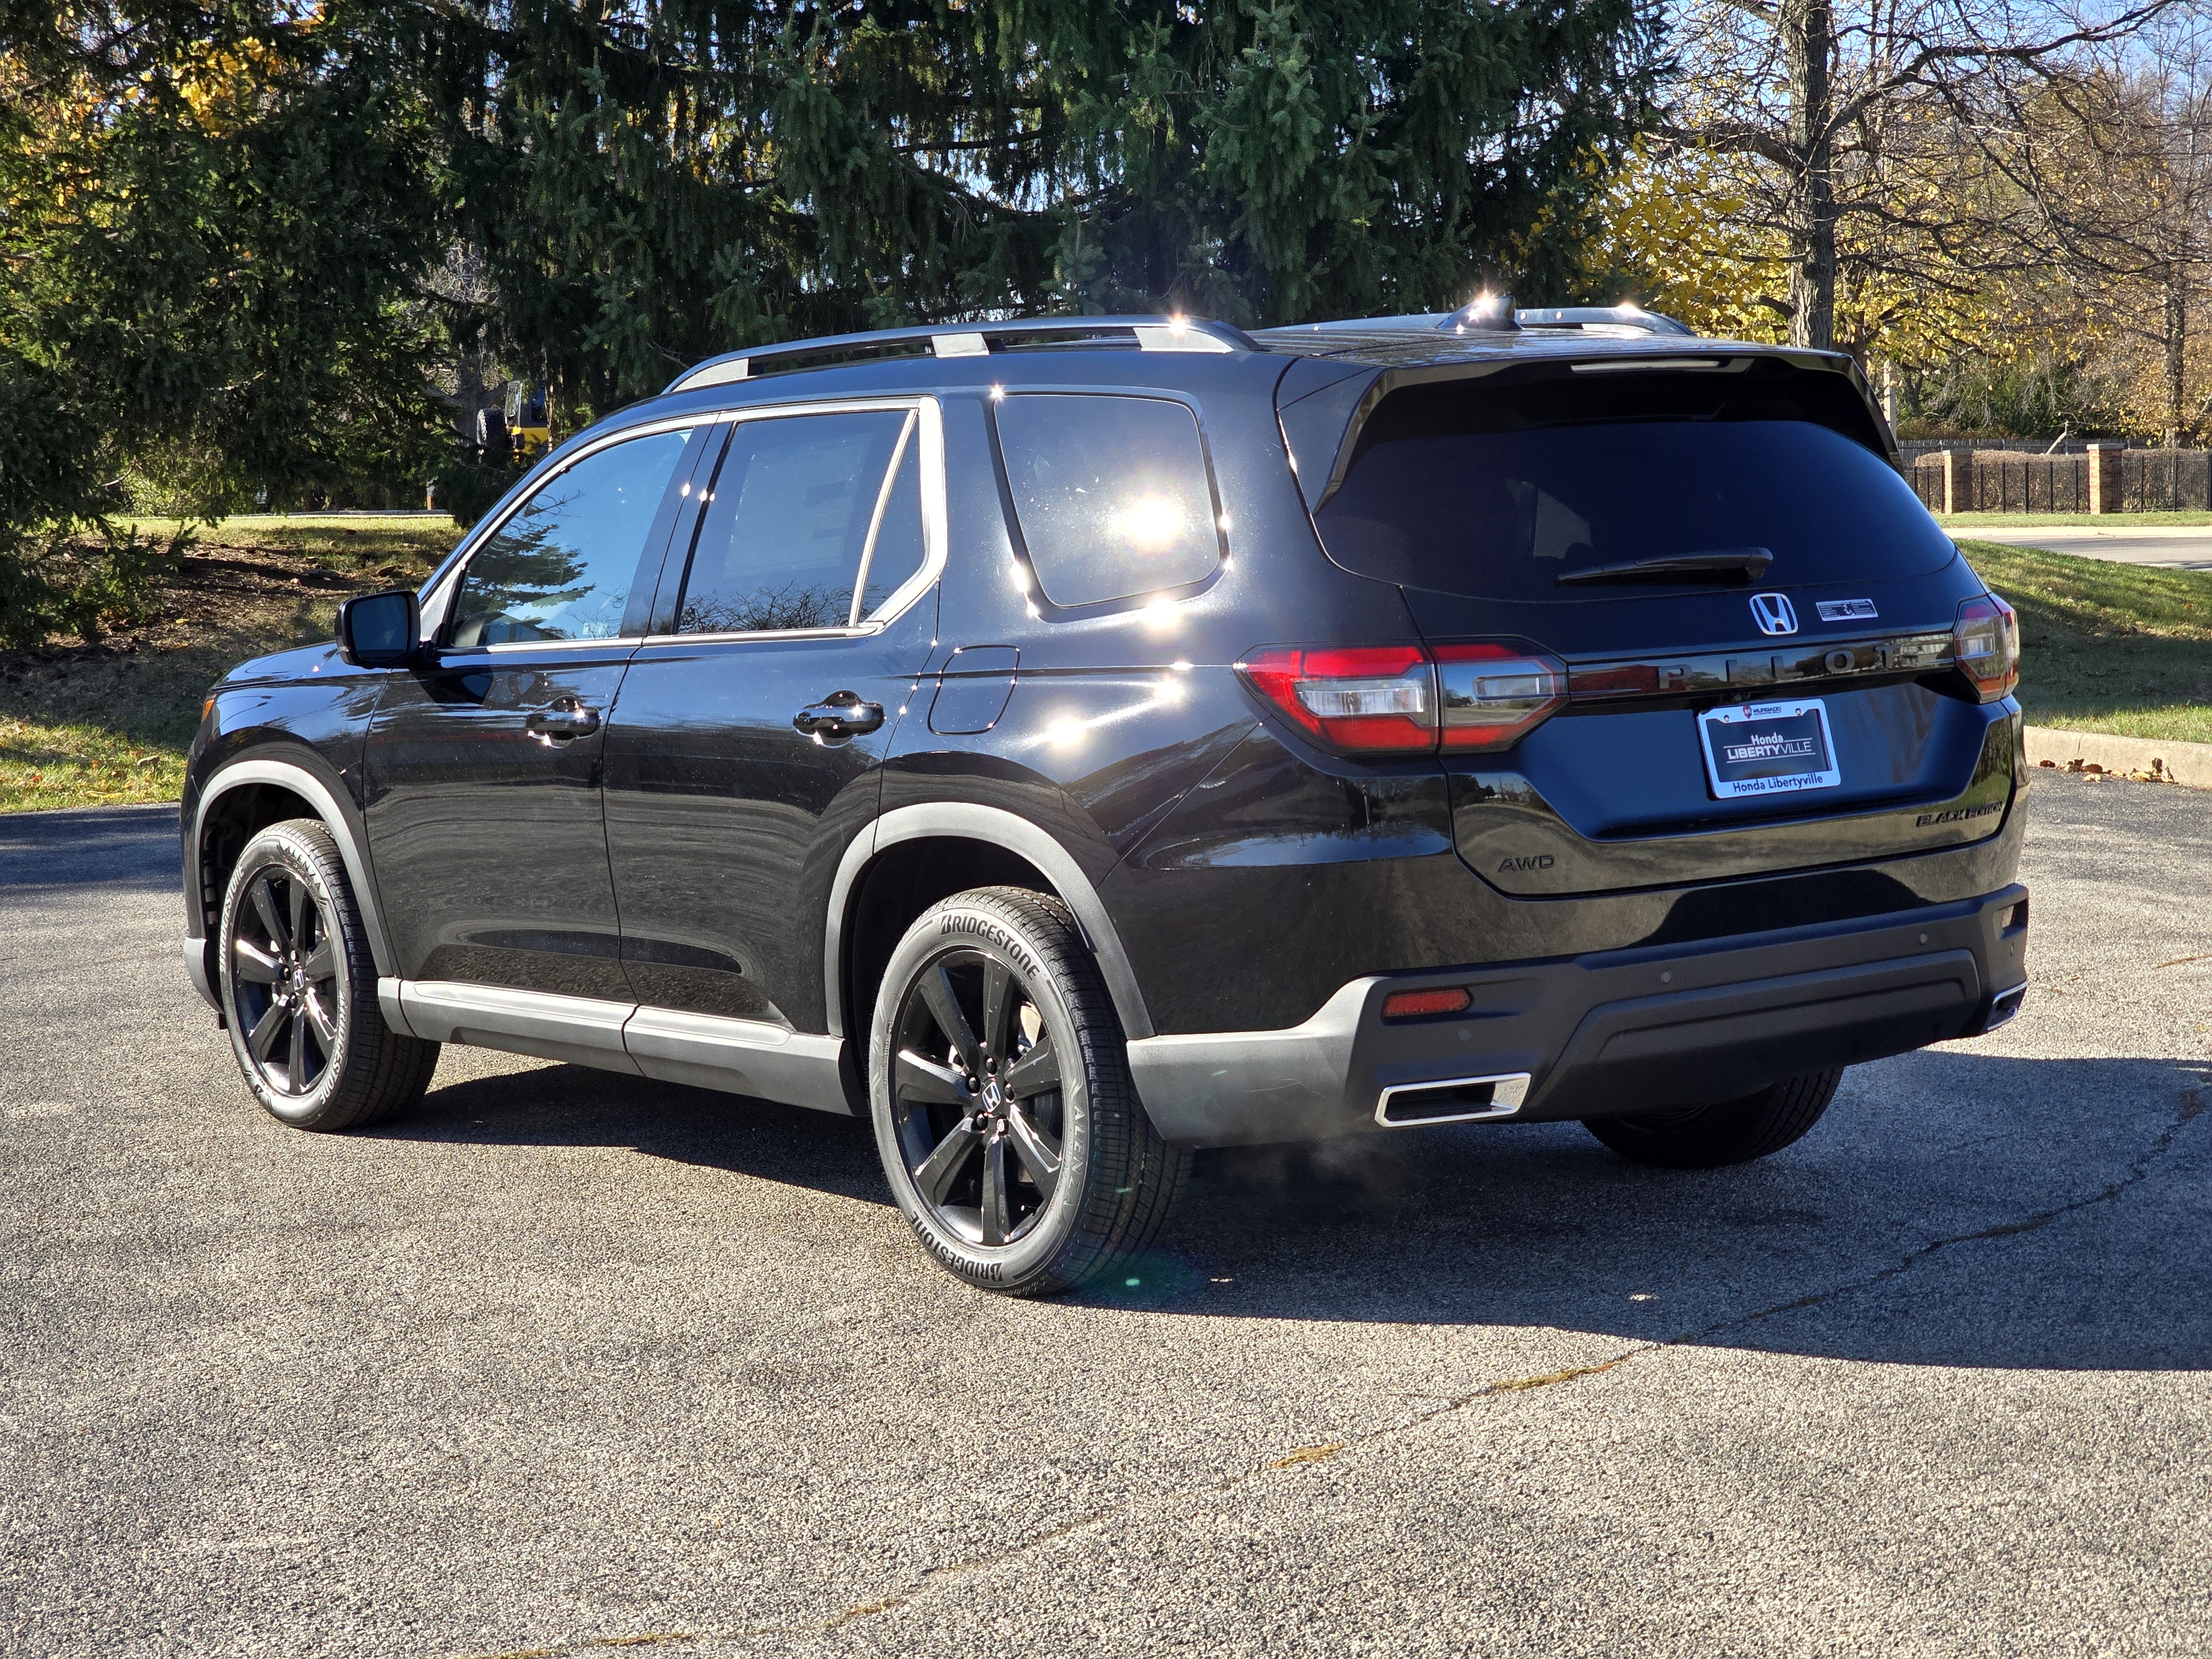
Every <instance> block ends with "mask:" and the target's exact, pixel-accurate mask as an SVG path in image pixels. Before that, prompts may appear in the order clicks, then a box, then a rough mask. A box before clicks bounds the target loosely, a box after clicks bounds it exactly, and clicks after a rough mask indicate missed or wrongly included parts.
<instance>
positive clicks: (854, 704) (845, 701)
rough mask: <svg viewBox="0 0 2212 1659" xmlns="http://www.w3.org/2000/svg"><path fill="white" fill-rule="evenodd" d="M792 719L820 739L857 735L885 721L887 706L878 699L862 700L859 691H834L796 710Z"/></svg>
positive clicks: (800, 727)
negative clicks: (872, 700) (874, 700)
mask: <svg viewBox="0 0 2212 1659" xmlns="http://www.w3.org/2000/svg"><path fill="white" fill-rule="evenodd" d="M791 723H792V725H793V727H795V728H796V729H797V730H799V731H801V732H805V733H806V734H807V736H809V737H811V738H815V739H816V740H817V742H823V741H828V740H829V739H832V738H851V737H857V736H859V735H860V733H861V732H872V731H874V730H875V729H876V728H877V727H878V726H881V725H882V724H883V723H884V706H883V704H881V703H879V702H861V701H860V693H859V692H857V691H833V692H831V693H830V694H829V696H827V697H824V698H823V700H822V701H821V702H817V703H814V704H812V705H811V706H810V707H808V708H802V709H800V710H799V712H798V713H797V714H793V716H792V717H791Z"/></svg>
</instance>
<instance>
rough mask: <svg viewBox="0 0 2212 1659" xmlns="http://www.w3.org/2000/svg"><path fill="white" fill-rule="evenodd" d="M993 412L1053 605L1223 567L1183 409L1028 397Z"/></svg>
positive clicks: (1202, 455)
mask: <svg viewBox="0 0 2212 1659" xmlns="http://www.w3.org/2000/svg"><path fill="white" fill-rule="evenodd" d="M997 410H998V425H999V449H1000V453H1001V454H1002V455H1004V456H1005V457H1006V483H1007V485H1008V486H1009V488H1010V489H1012V494H1013V498H1014V516H1015V517H1016V518H1017V519H1018V520H1020V521H1021V527H1022V540H1023V541H1024V543H1025V544H1027V545H1028V548H1029V555H1030V563H1031V564H1032V565H1034V566H1035V567H1036V576H1037V581H1038V583H1039V585H1040V586H1042V587H1043V589H1044V594H1045V597H1046V598H1047V599H1050V600H1051V601H1052V602H1053V603H1054V605H1097V604H1099V603H1101V602H1103V601H1104V600H1107V599H1133V598H1135V597H1136V596H1137V595H1139V594H1141V593H1151V592H1158V590H1160V589H1161V588H1166V587H1180V586H1182V585H1183V584H1184V583H1186V582H1194V581H1197V580H1200V579H1201V578H1203V577H1205V576H1207V575H1210V574H1212V572H1213V570H1214V568H1215V567H1217V566H1218V564H1219V563H1220V562H1221V533H1220V530H1219V527H1218V526H1217V524H1216V523H1215V520H1214V513H1213V491H1212V488H1211V487H1210V486H1209V484H1208V483H1207V481H1206V448H1205V445H1204V443H1203V442H1202V441H1201V440H1200V437H1199V431H1198V419H1197V417H1196V416H1194V415H1193V414H1192V413H1191V412H1190V410H1188V409H1186V408H1184V407H1183V405H1182V404H1177V403H1170V402H1169V401H1168V400H1167V399H1166V398H1120V397H1109V396H1104V395H1099V394H1084V393H1078V394H1074V395H1066V394H1062V393H1057V392H1024V393H1016V394H1015V395H1013V396H1012V397H1009V398H1006V399H1004V400H1003V401H1001V402H1000V404H998V406H997Z"/></svg>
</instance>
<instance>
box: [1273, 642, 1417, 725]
mask: <svg viewBox="0 0 2212 1659" xmlns="http://www.w3.org/2000/svg"><path fill="white" fill-rule="evenodd" d="M1237 672H1238V673H1240V674H1242V675H1243V677H1244V678H1245V680H1246V681H1247V682H1248V683H1249V684H1250V685H1251V687H1252V689H1253V690H1255V691H1257V692H1258V693H1259V694H1260V695H1261V696H1263V697H1265V698H1267V701H1268V702H1272V703H1273V704H1274V705H1275V707H1276V708H1279V709H1281V710H1282V711H1283V713H1285V714H1287V715H1289V716H1290V717H1291V720H1295V721H1297V724H1298V726H1300V727H1301V728H1302V729H1303V730H1304V732H1306V733H1307V735H1308V736H1310V737H1312V738H1316V739H1317V740H1318V741H1319V742H1320V743H1321V744H1322V745H1323V746H1324V747H1326V748H1329V749H1341V750H1408V749H1413V750H1421V749H1433V748H1435V747H1436V744H1437V733H1436V714H1435V708H1436V687H1435V685H1434V684H1433V678H1434V677H1433V675H1432V674H1431V671H1430V668H1429V659H1428V655H1427V653H1425V652H1424V651H1422V649H1421V648H1420V647H1419V646H1414V645H1383V646H1355V647H1333V648H1330V649H1328V650H1322V651H1305V650H1301V649H1299V648H1297V647H1294V646H1270V647H1267V649H1266V650H1264V651H1255V652H1253V653H1251V655H1249V657H1247V658H1246V659H1244V660H1243V662H1240V663H1238V664H1237Z"/></svg>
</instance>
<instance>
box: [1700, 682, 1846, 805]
mask: <svg viewBox="0 0 2212 1659" xmlns="http://www.w3.org/2000/svg"><path fill="white" fill-rule="evenodd" d="M1754 726H1765V727H1768V728H1770V729H1769V730H1766V731H1753V730H1752V728H1753V727H1754ZM1730 728H1734V729H1735V733H1734V734H1735V738H1736V740H1735V742H1730V741H1729V738H1730V735H1731V731H1730ZM1753 739H1757V740H1758V741H1753ZM1698 742H1699V746H1700V747H1701V748H1702V749H1703V750H1705V782H1706V784H1707V786H1708V787H1711V790H1712V792H1713V799H1716V800H1743V799H1755V798H1763V797H1768V796H1774V795H1796V794H1803V793H1807V792H1808V791H1810V790H1814V789H1835V788H1839V787H1842V785H1843V781H1844V774H1843V768H1842V766H1841V764H1840V763H1838V760H1837V758H1836V738H1835V733H1834V732H1833V730H1832V728H1831V727H1830V726H1829V724H1828V708H1827V704H1826V702H1823V701H1822V700H1821V699H1820V698H1819V697H1789V698H1778V699H1773V700H1770V701H1768V702H1741V703H1730V704H1728V705H1726V706H1725V707H1723V708H1708V709H1705V711H1703V712H1702V713H1701V714H1699V716H1698Z"/></svg>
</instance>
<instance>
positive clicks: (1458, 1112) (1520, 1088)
mask: <svg viewBox="0 0 2212 1659" xmlns="http://www.w3.org/2000/svg"><path fill="white" fill-rule="evenodd" d="M1526 1099H1528V1073H1526V1072H1507V1073H1502V1074H1500V1075H1498V1076H1496V1077H1455V1078H1446V1079H1441V1080H1440V1081H1437V1082H1435V1083H1401V1084H1397V1085H1394V1086H1392V1087H1390V1088H1388V1089H1385V1090H1384V1091H1383V1097H1382V1098H1381V1099H1380V1100H1378V1101H1376V1103H1375V1121H1376V1122H1377V1123H1379V1124H1381V1125H1382V1126H1383V1127H1384V1128H1386V1129H1423V1128H1426V1127H1428V1126H1429V1125H1430V1124H1431V1123H1480V1122H1483V1121H1486V1120H1488V1119H1491V1118H1498V1117H1511V1116H1512V1115H1513V1114H1514V1113H1516V1112H1517V1111H1519V1110H1520V1109H1521V1103H1522V1101H1524V1100H1526Z"/></svg>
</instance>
